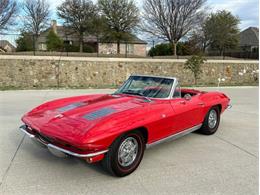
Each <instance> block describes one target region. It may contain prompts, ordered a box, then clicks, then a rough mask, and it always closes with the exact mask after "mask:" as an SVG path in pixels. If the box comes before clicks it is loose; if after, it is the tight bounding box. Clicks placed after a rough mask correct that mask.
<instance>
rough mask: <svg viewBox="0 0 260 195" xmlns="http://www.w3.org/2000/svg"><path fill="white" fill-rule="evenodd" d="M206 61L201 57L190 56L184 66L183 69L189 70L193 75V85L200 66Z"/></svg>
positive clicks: (199, 71) (197, 76)
mask: <svg viewBox="0 0 260 195" xmlns="http://www.w3.org/2000/svg"><path fill="white" fill-rule="evenodd" d="M205 61H206V59H205V58H203V57H202V56H196V55H194V56H192V57H191V58H190V59H188V60H187V61H186V63H185V64H184V68H185V69H188V70H190V71H191V72H192V73H193V76H194V81H195V85H196V84H197V80H198V78H199V75H200V73H201V65H202V64H203V63H204V62H205Z"/></svg>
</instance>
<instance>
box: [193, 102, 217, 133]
mask: <svg viewBox="0 0 260 195" xmlns="http://www.w3.org/2000/svg"><path fill="white" fill-rule="evenodd" d="M219 122H220V110H219V108H218V107H217V106H214V107H212V108H211V109H210V110H209V111H208V113H207V115H206V117H205V119H204V122H203V124H202V127H201V128H200V129H199V131H198V132H200V133H202V134H204V135H212V134H214V133H215V132H216V131H217V130H218V126H219Z"/></svg>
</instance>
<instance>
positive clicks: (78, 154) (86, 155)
mask: <svg viewBox="0 0 260 195" xmlns="http://www.w3.org/2000/svg"><path fill="white" fill-rule="evenodd" d="M19 129H20V130H21V131H22V132H24V133H25V134H26V135H28V137H29V138H31V139H33V140H35V141H37V142H40V143H41V144H43V145H45V146H47V147H48V149H49V150H50V149H51V150H53V149H54V150H56V151H59V152H62V153H65V154H68V155H71V156H75V157H79V158H89V157H94V156H98V155H100V154H104V153H106V152H108V150H101V151H98V152H94V153H89V154H80V153H75V152H72V151H69V150H66V149H64V148H61V147H58V146H55V145H53V144H50V143H46V142H44V141H43V140H41V139H40V138H38V137H37V136H35V135H33V134H31V133H29V132H28V131H26V125H22V126H21V127H20V128H19ZM51 150H50V151H51ZM52 153H53V152H52Z"/></svg>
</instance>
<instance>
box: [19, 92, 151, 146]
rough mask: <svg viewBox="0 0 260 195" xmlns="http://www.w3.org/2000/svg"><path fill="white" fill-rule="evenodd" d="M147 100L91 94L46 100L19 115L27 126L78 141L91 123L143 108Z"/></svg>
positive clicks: (94, 123)
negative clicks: (21, 115)
mask: <svg viewBox="0 0 260 195" xmlns="http://www.w3.org/2000/svg"><path fill="white" fill-rule="evenodd" d="M145 104H147V100H146V99H143V98H141V97H136V96H135V97H134V96H125V95H92V96H80V97H72V98H65V99H60V100H55V101H51V102H47V103H45V104H43V105H40V106H39V107H37V108H35V109H33V110H32V111H30V112H29V113H27V114H26V115H24V116H23V118H22V120H23V122H25V123H26V124H27V125H29V126H31V127H32V128H34V129H36V130H37V131H39V132H42V133H43V134H45V135H51V136H55V137H57V138H60V139H66V140H68V141H73V142H75V141H77V140H80V139H81V138H82V137H83V136H84V135H85V134H86V132H87V131H88V130H89V129H91V128H93V127H94V126H95V125H97V124H100V123H102V121H104V120H105V119H107V118H111V117H113V116H114V115H118V114H119V113H120V114H122V112H126V111H129V110H132V109H137V108H140V107H143V106H144V105H145Z"/></svg>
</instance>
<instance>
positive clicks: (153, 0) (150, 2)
mask: <svg viewBox="0 0 260 195" xmlns="http://www.w3.org/2000/svg"><path fill="white" fill-rule="evenodd" d="M205 1H206V0H145V1H144V6H143V9H144V12H143V14H142V17H143V19H144V21H143V24H142V29H143V30H144V31H146V32H148V33H150V34H151V35H153V36H157V37H158V38H161V39H164V40H166V41H169V42H170V43H171V44H172V48H173V54H174V55H175V56H176V55H177V51H176V45H177V43H178V41H179V40H180V39H181V38H183V37H184V36H185V35H187V33H189V32H190V31H191V29H192V28H194V26H196V25H197V24H198V22H199V21H200V17H201V14H202V11H201V9H202V7H203V4H204V3H205Z"/></svg>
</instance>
